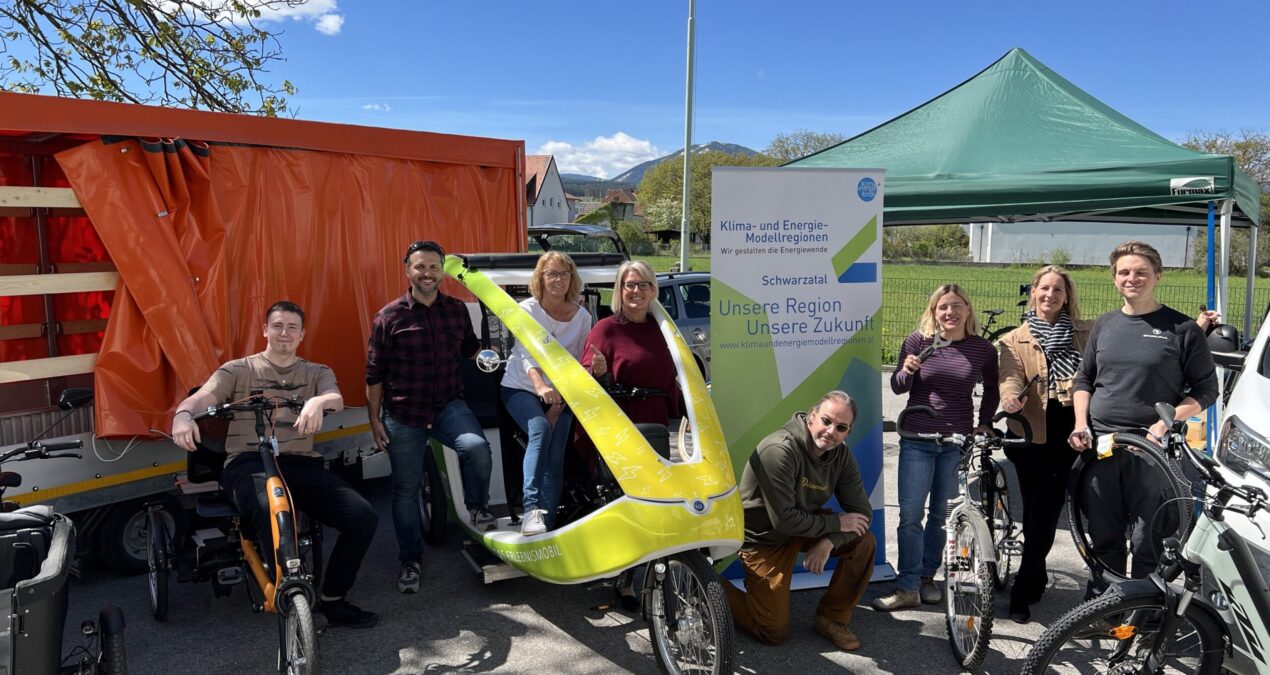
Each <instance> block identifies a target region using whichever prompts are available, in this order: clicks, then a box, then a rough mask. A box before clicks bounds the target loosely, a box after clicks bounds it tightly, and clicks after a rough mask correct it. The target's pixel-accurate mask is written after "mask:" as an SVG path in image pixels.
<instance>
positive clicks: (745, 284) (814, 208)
mask: <svg viewBox="0 0 1270 675" xmlns="http://www.w3.org/2000/svg"><path fill="white" fill-rule="evenodd" d="M884 177H885V172H884V171H882V170H880V169H811V168H809V169H804V168H794V167H781V168H773V167H716V168H715V169H714V176H713V188H712V191H711V199H712V202H711V204H712V206H711V228H710V250H711V257H710V270H711V275H712V282H711V293H710V296H711V299H712V304H713V307H712V308H711V318H710V338H711V340H712V343H711V353H712V355H713V358H712V360H711V361H712V362H711V379H712V383H711V388H712V390H713V396H712V397H713V399H714V405H715V409H716V410H717V411H718V413H719V419H720V421H721V422H722V424H723V432H724V435H725V437H726V438H727V443H728V448H729V452H730V453H731V456H732V466H733V467H734V468H735V470H736V472H737V477H738V479H739V478H740V474H741V471H742V469H743V468H744V467H745V464H746V462H747V461H748V459H749V456H750V454H751V453H752V452H753V451H754V448H755V447H756V446H757V445H758V442H759V441H760V440H762V439H763V437H764V436H766V435H767V434H769V433H771V432H773V431H775V430H777V429H779V428H780V427H781V426H782V425H784V424H785V423H786V422H788V421H789V419H790V417H791V416H792V415H793V414H794V413H795V412H798V411H800V410H804V411H805V410H807V409H808V408H810V407H811V406H812V405H814V404H815V403H816V402H817V401H818V400H820V397H821V396H822V395H824V394H825V393H826V392H828V391H831V390H834V389H841V390H843V391H845V392H847V393H848V394H850V395H851V397H852V398H854V399H855V400H856V402H857V403H858V405H859V415H858V416H857V417H856V420H855V424H854V425H853V428H852V430H851V433H850V434H849V435H848V436H847V446H848V447H849V448H850V449H851V452H852V453H853V454H854V455H855V458H856V461H857V462H858V463H859V465H860V471H861V473H862V474H863V477H864V488H865V491H866V492H868V494H869V498H870V501H871V502H872V505H873V523H872V531H873V534H874V536H875V537H877V542H878V547H877V550H878V553H877V559H876V564H875V565H874V571H873V579H874V580H875V581H878V580H883V579H892V578H894V577H895V572H894V570H893V569H892V567H891V566H890V565H889V564H888V563H887V562H886V534H887V532H886V524H885V519H884V509H883V495H884V490H883V485H882V389H881V381H882V379H881V375H880V372H881V360H882V347H881V344H882V342H881V337H882V335H881V330H882V329H881V323H880V319H879V318H878V315H879V312H880V310H881V308H882V199H883V194H884ZM828 507H829V508H833V509H835V510H840V509H839V508H838V502H837V500H836V499H831V500H830V502H829V505H828ZM830 562H831V563H832V562H835V559H833V558H830ZM795 571H796V572H797V574H796V575H795V577H794V584H793V587H794V588H800V587H812V586H823V585H825V584H827V583H828V580H829V575H828V574H822V575H819V576H816V575H812V574H810V573H807V572H805V571H804V570H803V568H802V566H801V563H800V565H799V567H798V568H797V569H796V570H795ZM725 575H726V576H729V577H732V578H736V577H739V576H741V573H740V570H739V565H738V564H736V563H734V564H733V565H732V566H731V567H730V568H729V569H728V570H727V572H725Z"/></svg>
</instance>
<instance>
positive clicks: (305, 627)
mask: <svg viewBox="0 0 1270 675" xmlns="http://www.w3.org/2000/svg"><path fill="white" fill-rule="evenodd" d="M279 620H280V621H282V631H283V634H282V640H281V641H280V643H279V644H278V649H279V657H278V663H279V666H280V668H279V670H280V671H282V672H291V668H290V666H291V659H290V656H291V655H290V649H289V646H290V645H289V644H288V639H287V638H288V636H289V635H290V633H291V628H292V622H293V621H294V622H295V627H296V628H297V632H296V638H297V639H299V641H300V643H301V645H303V647H302V649H303V651H304V654H305V655H306V657H307V658H306V659H305V663H304V664H303V668H301V669H300V670H298V671H296V672H299V673H301V674H302V675H312V673H316V672H317V662H318V658H317V633H316V632H315V631H314V627H313V608H312V607H311V606H310V605H309V598H308V597H307V596H305V594H304V592H302V591H300V590H298V589H297V590H292V591H290V592H288V593H287V605H286V613H285V614H282V615H281V616H279Z"/></svg>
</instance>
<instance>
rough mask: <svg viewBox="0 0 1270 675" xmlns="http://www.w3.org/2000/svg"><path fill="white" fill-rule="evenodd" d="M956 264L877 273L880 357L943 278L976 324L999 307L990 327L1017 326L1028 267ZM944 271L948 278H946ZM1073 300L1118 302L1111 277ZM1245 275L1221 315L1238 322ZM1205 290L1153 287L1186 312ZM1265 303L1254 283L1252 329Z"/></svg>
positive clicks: (894, 348) (887, 355) (1091, 309)
mask: <svg viewBox="0 0 1270 675" xmlns="http://www.w3.org/2000/svg"><path fill="white" fill-rule="evenodd" d="M956 272H957V268H949V276H942V277H940V276H930V277H909V276H905V277H901V278H896V277H888V276H886V275H883V278H882V317H881V319H882V321H881V323H882V361H883V363H894V362H895V359H896V358H897V356H898V354H899V349H900V344H901V343H903V341H904V338H905V336H907V335H908V334H909V333H911V332H913V331H914V330H916V328H917V322H918V319H919V318H920V317H921V313H922V310H924V309H925V307H926V302H927V300H928V299H929V298H930V294H931V292H932V291H934V290H935V288H937V287H939V286H940V285H942V284H946V283H957V284H960V285H961V286H962V287H963V288H965V289H966V291H967V292H968V293H969V294H970V298H971V302H973V304H974V308H975V313H976V318H977V319H978V320H979V323H980V326H981V327H982V324H983V322H984V318H985V317H984V315H983V311H984V310H988V309H1000V310H1004V312H1003V313H1002V314H1001V315H1000V316H998V317H997V318H996V322H995V324H994V326H993V330H995V329H996V328H998V327H1005V326H1017V325H1018V324H1019V315H1020V314H1021V313H1022V311H1023V307H1022V306H1020V305H1019V304H1018V303H1019V302H1020V301H1021V300H1025V299H1026V296H1025V295H1021V294H1020V293H1019V291H1020V286H1021V285H1024V284H1027V283H1029V282H1030V281H1031V280H1032V279H1031V272H1030V271H1020V274H1019V277H1018V279H1017V280H1011V281H1001V280H974V279H969V280H962V279H957V278H956ZM950 276H951V277H952V278H950ZM1080 281H1081V280H1077V287H1078V288H1079V296H1078V297H1079V300H1080V311H1081V316H1082V317H1084V318H1087V319H1093V318H1096V317H1097V316H1099V315H1100V314H1103V313H1105V312H1108V311H1110V310H1112V309H1116V308H1118V307H1120V306H1121V303H1122V301H1121V298H1120V295H1119V294H1118V293H1117V292H1116V289H1115V287H1114V286H1112V283H1111V279H1110V278H1109V277H1108V278H1105V279H1104V281H1103V282H1102V283H1097V284H1092V283H1084V284H1081V283H1080ZM1245 288H1246V287H1245V281H1244V280H1243V279H1242V278H1239V279H1235V278H1231V280H1230V300H1229V302H1228V303H1227V304H1228V309H1229V311H1228V312H1227V314H1226V316H1225V317H1223V321H1224V322H1225V323H1229V324H1232V325H1234V326H1237V327H1240V329H1241V330H1242V327H1243V321H1244V295H1245ZM1207 295H1208V289H1207V286H1206V285H1205V284H1203V283H1194V282H1189V281H1188V282H1180V281H1170V280H1168V279H1166V280H1165V281H1164V282H1162V283H1161V284H1160V286H1159V287H1157V289H1156V296H1157V297H1158V298H1159V300H1160V302H1163V303H1164V304H1166V305H1168V306H1170V307H1172V308H1174V309H1176V310H1178V311H1179V312H1182V313H1184V314H1188V315H1190V316H1195V315H1197V314H1199V308H1200V306H1201V305H1203V304H1204V303H1205V298H1206V297H1207ZM1268 304H1270V287H1264V288H1262V287H1258V288H1254V291H1253V300H1252V309H1253V317H1252V330H1253V333H1252V334H1253V335H1255V334H1256V330H1257V329H1258V328H1260V326H1261V321H1262V319H1263V318H1264V317H1265V315H1266V310H1267V307H1268Z"/></svg>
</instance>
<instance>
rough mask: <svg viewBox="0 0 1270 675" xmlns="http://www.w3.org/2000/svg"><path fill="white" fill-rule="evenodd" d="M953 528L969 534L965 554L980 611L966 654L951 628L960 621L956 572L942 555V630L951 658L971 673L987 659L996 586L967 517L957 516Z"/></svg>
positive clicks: (957, 631)
mask: <svg viewBox="0 0 1270 675" xmlns="http://www.w3.org/2000/svg"><path fill="white" fill-rule="evenodd" d="M953 527H954V532H957V531H960V528H962V527H965V528H966V531H967V532H969V533H970V534H971V540H970V545H969V546H967V547H966V548H967V549H968V550H967V553H968V554H969V555H971V556H973V557H972V559H971V560H972V563H971V564H972V566H973V568H974V569H973V571H972V577H973V580H974V587H975V594H976V595H977V596H978V600H979V608H980V611H979V616H978V621H977V622H975V621H974V619H973V617H972V618H971V622H972V624H974V625H971V626H970V627H969V630H970V631H971V632H972V633H973V634H974V644H973V645H972V646H971V647H970V649H969V650H966V649H964V648H963V647H962V645H961V644H960V642H959V640H958V633H959V632H960V631H959V629H958V628H956V627H955V625H954V624H955V623H956V622H958V621H960V619H959V618H958V617H957V616H956V615H954V603H955V602H956V599H957V595H958V593H957V590H956V589H957V588H958V586H959V584H958V582H957V574H958V570H954V569H952V565H951V564H950V561H951V555H949V554H948V552H947V551H945V554H946V557H948V558H949V560H948V561H945V562H946V567H945V569H944V591H945V593H944V595H945V599H944V629H945V630H946V631H947V633H948V645H949V647H950V648H951V649H952V652H953V656H954V657H955V658H956V659H957V662H958V663H960V664H961V667H962V668H964V669H966V670H974V669H976V668H978V667H979V666H980V664H982V663H983V660H984V658H986V657H987V656H988V643H989V642H990V641H991V640H992V622H993V619H994V614H993V604H992V603H993V595H994V589H995V588H996V586H995V583H994V581H993V578H992V571H991V568H990V566H989V564H988V561H986V560H980V559H979V549H978V547H977V543H976V542H975V541H974V538H975V529H974V525H973V524H971V523H970V521H969V520H968V519H967V518H966V516H964V515H961V516H958V518H957V522H956V523H954V524H953ZM953 541H954V542H960V541H961V538H960V537H954V539H953Z"/></svg>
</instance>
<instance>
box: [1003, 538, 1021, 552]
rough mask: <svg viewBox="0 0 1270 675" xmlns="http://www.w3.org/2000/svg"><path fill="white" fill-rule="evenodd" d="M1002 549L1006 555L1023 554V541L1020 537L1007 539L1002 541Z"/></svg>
mask: <svg viewBox="0 0 1270 675" xmlns="http://www.w3.org/2000/svg"><path fill="white" fill-rule="evenodd" d="M1001 551H1002V552H1003V553H1005V554H1006V555H1023V542H1021V541H1019V540H1018V539H1006V540H1005V541H1003V542H1001Z"/></svg>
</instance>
